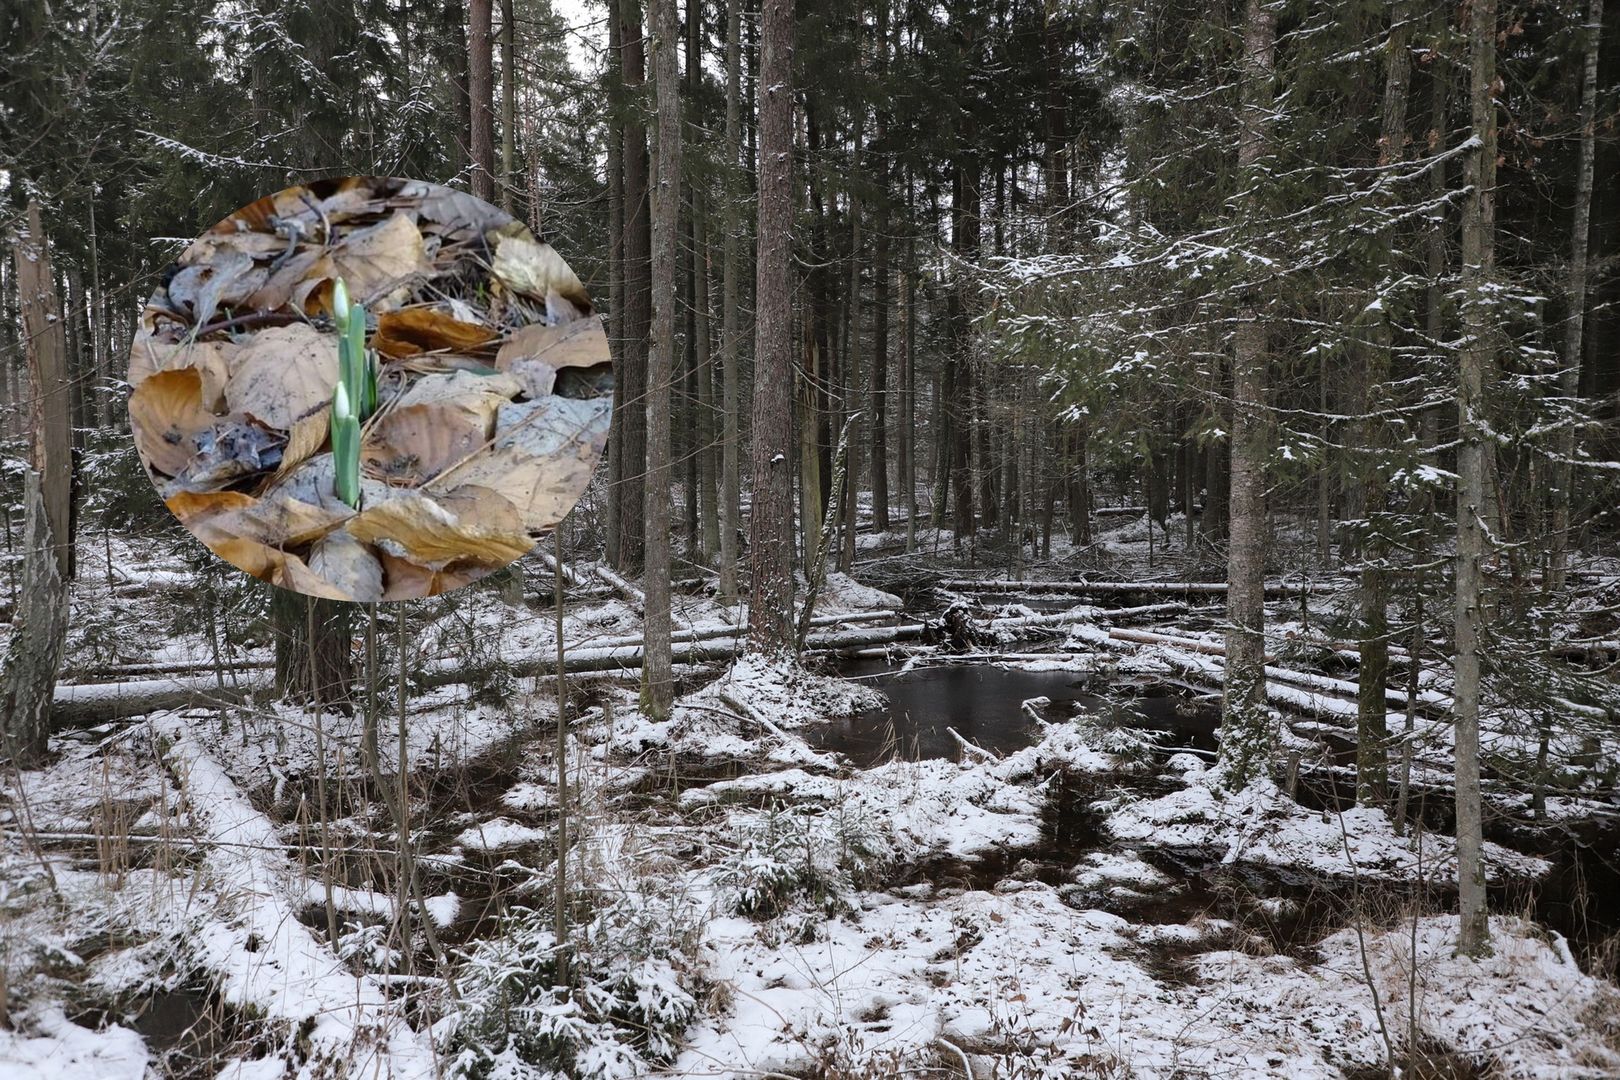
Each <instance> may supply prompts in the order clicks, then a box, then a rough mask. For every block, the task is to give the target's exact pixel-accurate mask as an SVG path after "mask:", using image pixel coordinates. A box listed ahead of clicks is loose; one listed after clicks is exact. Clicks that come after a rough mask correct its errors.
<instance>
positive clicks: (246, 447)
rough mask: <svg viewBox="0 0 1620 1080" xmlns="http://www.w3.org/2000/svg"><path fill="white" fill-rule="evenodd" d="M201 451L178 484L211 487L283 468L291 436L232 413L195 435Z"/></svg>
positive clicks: (199, 488) (221, 485)
mask: <svg viewBox="0 0 1620 1080" xmlns="http://www.w3.org/2000/svg"><path fill="white" fill-rule="evenodd" d="M192 441H193V442H194V443H195V444H196V446H197V452H196V453H195V454H194V455H192V458H191V460H190V461H189V462H187V464H186V467H185V469H184V470H183V471H182V472H181V473H180V474H179V475H178V476H176V477H175V484H176V486H179V487H184V488H187V489H189V490H191V491H210V490H213V489H216V488H222V487H225V486H226V485H227V484H232V483H235V482H236V481H237V480H240V479H241V478H242V477H245V476H253V475H256V474H258V473H262V472H266V471H268V470H270V469H276V468H279V467H280V465H281V460H282V451H283V449H284V448H285V447H286V445H287V436H286V435H284V434H282V433H281V432H279V431H272V430H270V429H269V428H266V427H265V426H264V425H262V424H257V423H254V422H252V421H251V420H249V419H248V418H247V417H245V416H228V417H225V418H224V419H222V420H218V421H215V423H214V424H213V426H212V427H208V428H204V429H203V430H202V431H199V432H198V433H197V434H196V435H195V436H194V437H193V439H192Z"/></svg>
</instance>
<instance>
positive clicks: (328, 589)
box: [260, 552, 356, 600]
mask: <svg viewBox="0 0 1620 1080" xmlns="http://www.w3.org/2000/svg"><path fill="white" fill-rule="evenodd" d="M260 576H263V575H260ZM269 581H270V583H271V584H272V585H279V586H281V587H282V588H283V589H291V590H293V591H294V592H301V593H303V594H304V595H305V596H319V597H321V598H323V599H326V600H354V599H356V598H355V597H353V596H350V595H349V594H348V593H346V592H344V591H343V590H342V589H341V588H339V587H338V586H337V585H335V584H333V583H332V582H330V581H328V580H327V579H326V578H324V577H322V576H321V575H320V574H317V573H316V572H315V571H314V570H312V569H310V566H309V564H308V563H306V562H304V560H303V559H300V558H299V557H298V556H296V555H293V554H291V553H290V552H289V553H284V554H283V556H282V558H281V560H280V563H279V565H277V566H276V567H275V568H274V570H273V571H272V572H271V574H270V577H269Z"/></svg>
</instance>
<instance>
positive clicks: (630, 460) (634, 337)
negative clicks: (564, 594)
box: [614, 0, 652, 573]
mask: <svg viewBox="0 0 1620 1080" xmlns="http://www.w3.org/2000/svg"><path fill="white" fill-rule="evenodd" d="M619 17H620V24H619V25H620V41H621V46H620V57H621V60H622V63H623V65H624V85H625V89H626V90H627V92H628V93H627V97H628V103H627V104H628V108H627V112H626V120H625V125H624V264H625V266H624V294H625V296H624V308H625V311H624V345H623V349H624V354H623V359H622V361H621V363H620V368H619V372H618V378H617V381H616V386H622V387H623V395H622V397H621V398H620V401H621V402H622V408H623V412H624V424H623V427H622V430H621V432H620V434H621V436H622V446H621V447H620V449H619V453H620V458H619V463H620V470H621V474H620V476H619V478H618V486H617V489H616V491H615V492H614V496H615V497H616V498H617V499H618V502H619V513H618V519H619V549H618V556H619V558H618V561H617V563H616V566H617V568H618V569H619V570H620V571H621V572H623V573H636V572H638V571H639V570H640V568H641V565H642V558H643V543H644V533H643V525H644V524H645V520H646V519H645V505H646V503H645V499H646V475H645V473H646V461H647V401H646V396H647V389H648V386H647V344H648V343H647V338H648V334H649V332H650V329H651V325H652V283H651V280H650V274H651V265H650V264H651V258H652V255H651V251H652V232H651V230H652V219H651V205H650V202H649V193H648V188H647V125H646V122H645V121H644V120H643V119H642V112H641V108H642V88H643V87H644V85H645V83H646V55H645V46H644V44H643V41H642V36H641V8H640V0H619ZM615 396H616V397H617V396H619V395H617V394H616V395H615Z"/></svg>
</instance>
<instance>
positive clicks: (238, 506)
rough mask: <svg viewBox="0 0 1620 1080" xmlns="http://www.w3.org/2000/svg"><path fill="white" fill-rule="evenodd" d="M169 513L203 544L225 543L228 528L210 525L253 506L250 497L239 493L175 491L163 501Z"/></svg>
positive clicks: (252, 499)
mask: <svg viewBox="0 0 1620 1080" xmlns="http://www.w3.org/2000/svg"><path fill="white" fill-rule="evenodd" d="M163 501H164V504H165V505H167V506H168V508H169V513H171V514H173V515H174V516H175V517H176V518H178V519H179V521H180V524H182V525H184V526H185V527H186V528H187V529H189V530H191V531H192V532H193V533H195V534H196V535H197V536H198V537H199V538H200V539H202V540H203V541H204V542H205V543H206V542H207V541H208V538H209V536H216V537H218V538H220V539H224V538H225V537H226V536H227V535H230V533H229V532H227V531H226V528H227V527H223V526H220V525H215V524H213V523H214V522H215V521H216V519H220V518H227V517H231V516H234V515H235V514H236V513H237V512H238V511H240V510H244V509H246V508H247V507H250V506H252V505H253V504H254V502H255V500H254V498H253V496H251V495H244V494H243V493H242V492H240V491H201V492H199V491H177V492H175V493H174V494H173V495H170V496H169V497H168V498H167V499H165V500H163Z"/></svg>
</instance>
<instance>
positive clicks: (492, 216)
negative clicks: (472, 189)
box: [398, 180, 512, 240]
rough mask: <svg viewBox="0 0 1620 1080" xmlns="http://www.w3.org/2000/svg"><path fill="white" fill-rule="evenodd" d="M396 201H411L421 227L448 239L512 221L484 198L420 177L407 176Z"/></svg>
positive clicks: (486, 230)
mask: <svg viewBox="0 0 1620 1080" xmlns="http://www.w3.org/2000/svg"><path fill="white" fill-rule="evenodd" d="M398 201H399V202H400V203H414V204H415V206H416V208H417V213H418V215H419V217H420V219H421V223H422V228H423V230H428V229H433V230H435V231H437V232H439V233H440V234H441V235H443V236H445V237H446V238H448V239H455V240H461V239H468V238H471V237H474V236H483V235H484V234H485V233H487V232H489V231H490V230H491V229H499V228H502V227H503V226H506V225H508V224H510V223H511V222H512V215H510V214H508V213H506V212H505V211H503V210H500V209H498V208H497V207H494V206H491V205H490V204H489V203H487V202H485V201H484V200H483V199H480V198H477V197H476V196H473V195H468V194H467V193H466V192H464V191H457V190H456V189H455V188H448V187H445V186H443V185H442V184H429V183H425V182H423V181H421V180H407V181H406V182H405V184H404V186H403V187H401V188H400V190H399V196H398Z"/></svg>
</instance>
